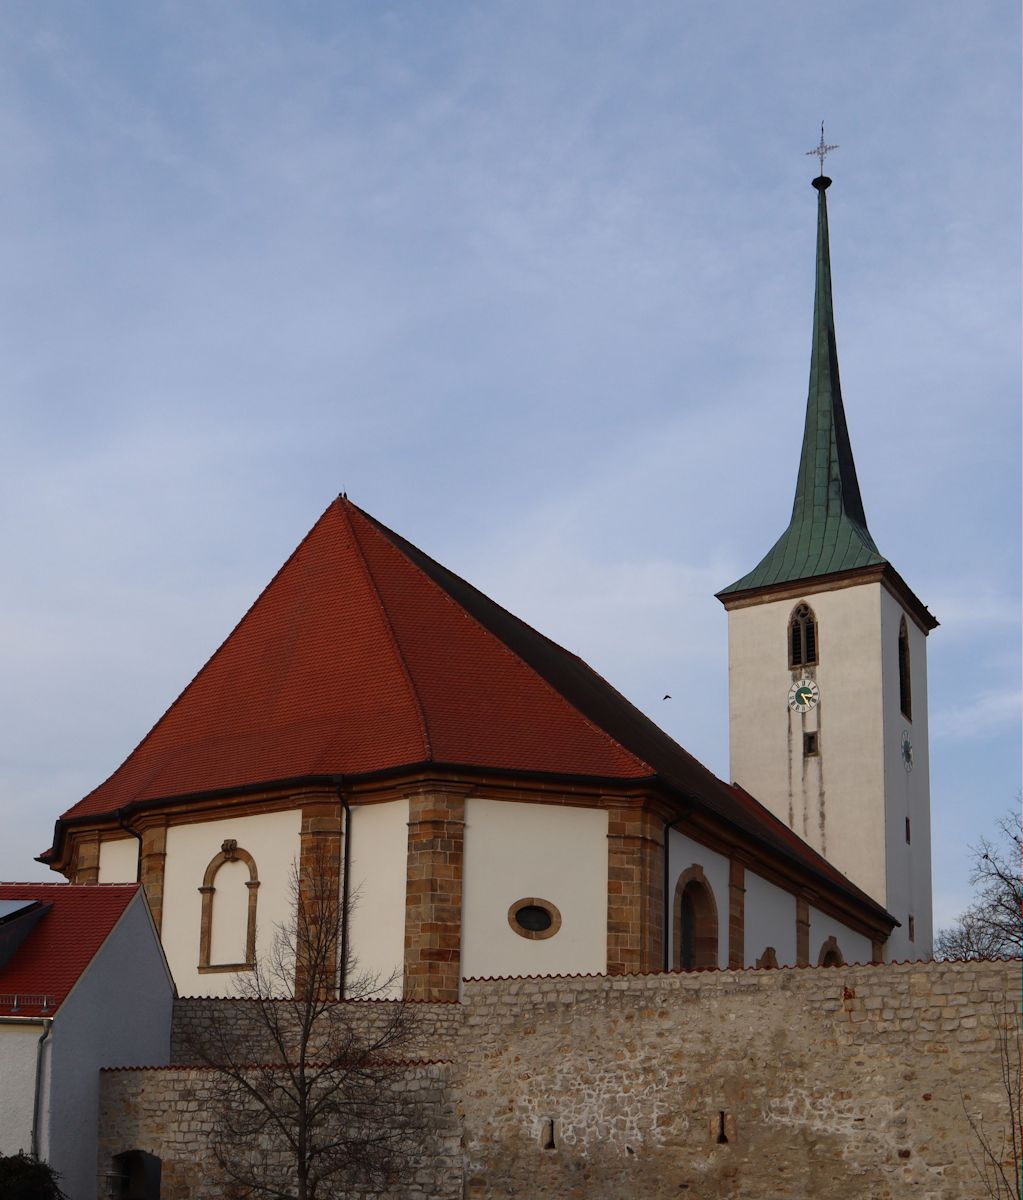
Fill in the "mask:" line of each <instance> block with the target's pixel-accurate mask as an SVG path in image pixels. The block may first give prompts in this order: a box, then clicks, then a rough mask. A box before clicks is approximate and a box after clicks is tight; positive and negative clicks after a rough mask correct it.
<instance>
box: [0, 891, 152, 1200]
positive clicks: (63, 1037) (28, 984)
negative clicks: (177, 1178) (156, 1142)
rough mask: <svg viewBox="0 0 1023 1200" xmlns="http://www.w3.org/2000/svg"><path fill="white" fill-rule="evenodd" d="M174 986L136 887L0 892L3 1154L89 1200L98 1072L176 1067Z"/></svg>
mask: <svg viewBox="0 0 1023 1200" xmlns="http://www.w3.org/2000/svg"><path fill="white" fill-rule="evenodd" d="M173 1001H174V984H173V981H172V980H171V976H170V972H169V970H168V968H167V963H166V960H165V959H164V956H163V952H162V950H161V947H160V940H159V937H158V935H157V933H156V929H155V927H154V925H153V921H152V918H151V916H150V914H149V909H148V907H147V905H146V898H145V895H144V893H143V890H142V888H141V886H140V885H139V884H117V885H114V886H100V887H81V886H75V885H70V884H47V883H5V884H0V1155H9V1154H17V1153H19V1152H24V1153H26V1154H33V1155H35V1156H37V1157H39V1158H41V1159H43V1160H45V1161H47V1162H49V1164H50V1165H51V1166H52V1167H53V1168H54V1169H55V1170H56V1171H57V1172H59V1174H60V1185H61V1187H62V1188H63V1190H64V1191H65V1192H66V1193H67V1195H68V1196H69V1197H70V1200H94V1198H95V1197H96V1196H97V1195H102V1194H105V1189H103V1190H99V1188H98V1182H97V1164H96V1128H97V1121H98V1099H99V1070H100V1068H101V1067H117V1066H150V1065H159V1064H163V1063H166V1062H168V1061H169V1054H170V1021H171V1010H172V1006H173Z"/></svg>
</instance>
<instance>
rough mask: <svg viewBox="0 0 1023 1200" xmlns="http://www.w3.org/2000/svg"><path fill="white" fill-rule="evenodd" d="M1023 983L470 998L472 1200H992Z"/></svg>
mask: <svg viewBox="0 0 1023 1200" xmlns="http://www.w3.org/2000/svg"><path fill="white" fill-rule="evenodd" d="M1019 975H1020V965H1019V963H1018V962H1016V963H1004V962H994V963H948V964H939V963H932V964H924V963H917V964H912V965H911V964H904V965H890V966H873V967H872V966H865V967H853V968H848V969H847V968H834V967H832V968H803V969H799V968H794V969H789V970H760V971H722V972H712V973H693V972H689V973H682V974H675V975H650V976H643V977H639V978H630V979H623V978H617V979H612V978H574V979H573V978H568V979H523V980H513V981H492V982H490V981H479V982H470V983H468V984H467V985H466V989H465V1008H466V1036H465V1039H464V1059H465V1062H466V1078H465V1084H464V1086H465V1092H464V1097H463V1106H464V1121H465V1144H466V1151H465V1152H466V1160H467V1161H466V1178H467V1186H466V1193H465V1194H466V1196H467V1197H472V1198H473V1200H476V1198H482V1197H497V1196H502V1197H504V1196H520V1197H530V1198H532V1197H540V1196H543V1197H559V1198H560V1197H565V1198H568V1197H586V1198H587V1200H590V1198H593V1197H599V1198H606V1200H619V1198H622V1200H624V1198H625V1197H631V1196H643V1197H646V1198H651V1200H654V1198H659V1197H664V1198H667V1197H673V1198H677V1197H681V1196H685V1197H686V1198H687V1200H697V1198H700V1200H710V1198H713V1200H730V1198H732V1197H735V1198H738V1197H740V1196H741V1197H743V1198H744V1200H776V1198H778V1197H784V1196H791V1197H798V1198H807V1200H810V1198H812V1200H827V1198H829V1197H835V1198H837V1197H842V1198H843V1200H850V1198H853V1197H855V1198H863V1200H868V1198H869V1200H896V1198H898V1200H903V1198H906V1197H920V1200H924V1198H926V1200H977V1198H978V1197H982V1196H984V1195H986V1194H987V1193H986V1192H985V1191H984V1190H983V1188H982V1186H981V1184H980V1181H979V1179H978V1177H977V1175H976V1172H975V1170H974V1167H973V1165H972V1163H971V1157H976V1156H978V1155H979V1153H980V1146H979V1144H978V1142H977V1140H976V1137H975V1135H974V1134H973V1133H971V1131H970V1127H969V1121H968V1119H967V1113H969V1114H970V1115H971V1116H972V1117H973V1118H974V1120H975V1121H977V1123H978V1125H979V1126H980V1127H981V1128H982V1129H983V1130H984V1131H985V1132H986V1133H987V1134H988V1135H989V1136H990V1138H991V1140H992V1141H993V1142H995V1143H997V1144H1001V1131H1002V1129H1003V1128H1004V1126H1005V1123H1006V1122H1007V1120H1008V1117H1009V1111H1010V1101H1009V1098H1008V1097H1007V1096H1006V1094H1005V1091H1004V1089H1003V1088H1002V1086H1001V1071H1000V1047H1002V1046H1004V1039H1000V1038H999V1035H998V1027H999V1025H1000V1024H1001V1025H1002V1027H1003V1028H1004V1025H1005V1022H1006V1018H1005V1016H1004V1015H1003V1014H1006V1013H1008V1014H1009V1015H1008V1018H1007V1019H1008V1024H1009V1025H1010V1027H1011V1030H1012V1033H1011V1038H1012V1046H1011V1050H1010V1052H1011V1054H1012V1055H1013V1061H1015V1062H1018V1058H1016V1057H1015V1056H1016V1055H1017V1054H1018V1050H1017V1048H1016V1047H1017V1044H1018V1042H1017V1039H1018V1030H1019V1025H1018V1010H1017V1002H1018V996H1019ZM1016 1100H1017V1103H1018V1096H1017V1098H1016ZM550 1122H553V1129H551V1126H550V1124H549V1123H550ZM552 1133H553V1138H552V1137H551V1134H552ZM722 1138H727V1141H724V1140H722ZM551 1140H553V1142H554V1144H555V1147H556V1148H554V1149H544V1148H543V1147H544V1143H545V1142H550V1141H551Z"/></svg>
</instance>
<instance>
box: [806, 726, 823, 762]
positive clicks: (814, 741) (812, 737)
mask: <svg viewBox="0 0 1023 1200" xmlns="http://www.w3.org/2000/svg"><path fill="white" fill-rule="evenodd" d="M820 746H821V743H820V734H819V733H818V732H817V731H816V730H815V729H814V730H805V731H804V733H803V757H804V758H815V757H816V756H817V755H818V754H820V752H821V750H820Z"/></svg>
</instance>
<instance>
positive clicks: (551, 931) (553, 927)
mask: <svg viewBox="0 0 1023 1200" xmlns="http://www.w3.org/2000/svg"><path fill="white" fill-rule="evenodd" d="M527 907H532V908H542V909H543V911H544V912H545V913H546V914H547V915H548V916H549V917H550V919H551V923H550V925H549V926H548V927H547V928H546V929H524V928H523V927H522V926H521V925H520V924H519V923H518V921H516V920H515V914H516V913H517V912H518V911H519V909H520V908H527ZM508 924H509V925H510V926H511V928H512V931H513V932H514V933H517V934H518V935H519V937H523V938H529V940H530V941H533V942H542V941H545V940H546V939H547V938H552V937H554V935H555V934H556V933H557V932H558V930H559V929H560V928H561V913H560V912H559V911H558V907H557V905H555V904H552V903H551V902H550V900H542V899H540V897H539V896H526V897H524V898H523V899H522V900H516V901H515V903H514V904H513V905H511V906H510V908H509V909H508Z"/></svg>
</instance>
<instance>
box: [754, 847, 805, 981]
mask: <svg viewBox="0 0 1023 1200" xmlns="http://www.w3.org/2000/svg"><path fill="white" fill-rule="evenodd" d="M745 904H746V907H745V915H744V920H743V929H744V937H745V949H744V955H743V962H744V963H745V965H746V966H747V967H755V966H756V964H757V959H758V958H759V957H760V956H761V955H762V954H763V953H764V951H765V950H766V949H767V947H768V946H773V947H774V952H775V954H776V955H777V956H778V966H779V967H790V966H794V965H795V962H796V898H795V896H793V895H792V893H791V892H786V891H785V890H784V888H780V887H775V885H774V884H773V883H768V882H767V880H766V879H762V878H761V877H760V876H759V875H754V874H753V872H752V871H750V870H749V869H748V868H747V870H746V897H745Z"/></svg>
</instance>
